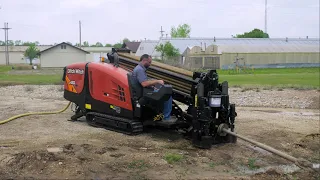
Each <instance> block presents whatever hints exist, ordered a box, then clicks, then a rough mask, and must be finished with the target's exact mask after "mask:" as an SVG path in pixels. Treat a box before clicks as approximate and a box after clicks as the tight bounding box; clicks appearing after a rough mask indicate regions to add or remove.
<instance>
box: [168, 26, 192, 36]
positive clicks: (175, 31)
mask: <svg viewBox="0 0 320 180" xmlns="http://www.w3.org/2000/svg"><path fill="white" fill-rule="evenodd" d="M190 32H191V27H190V25H188V24H182V25H179V26H178V27H177V28H175V27H172V28H171V37H173V38H186V37H190Z"/></svg>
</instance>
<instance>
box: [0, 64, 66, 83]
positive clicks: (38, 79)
mask: <svg viewBox="0 0 320 180" xmlns="http://www.w3.org/2000/svg"><path fill="white" fill-rule="evenodd" d="M9 71H19V70H11V67H8V66H0V85H18V84H36V85H42V84H61V82H62V80H61V78H62V74H53V75H52V74H31V73H30V74H29V73H24V74H14V73H12V74H11V73H8V72H9ZM39 71H41V70H39Z"/></svg>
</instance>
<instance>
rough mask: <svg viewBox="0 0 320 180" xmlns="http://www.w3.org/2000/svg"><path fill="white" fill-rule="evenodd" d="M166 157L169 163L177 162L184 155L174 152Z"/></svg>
mask: <svg viewBox="0 0 320 180" xmlns="http://www.w3.org/2000/svg"><path fill="white" fill-rule="evenodd" d="M164 159H165V160H166V161H167V162H168V163H169V164H173V163H176V162H179V161H181V160H182V159H183V156H182V155H180V154H174V153H167V154H166V155H165V156H164Z"/></svg>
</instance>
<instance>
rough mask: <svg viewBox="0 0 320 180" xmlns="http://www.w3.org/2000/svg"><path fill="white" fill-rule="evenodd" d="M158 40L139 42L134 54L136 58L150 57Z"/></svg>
mask: <svg viewBox="0 0 320 180" xmlns="http://www.w3.org/2000/svg"><path fill="white" fill-rule="evenodd" d="M158 42H159V40H145V41H141V43H140V45H139V48H138V50H137V52H136V56H142V55H143V54H149V55H151V54H152V53H153V51H154V48H155V47H156V46H157V44H158Z"/></svg>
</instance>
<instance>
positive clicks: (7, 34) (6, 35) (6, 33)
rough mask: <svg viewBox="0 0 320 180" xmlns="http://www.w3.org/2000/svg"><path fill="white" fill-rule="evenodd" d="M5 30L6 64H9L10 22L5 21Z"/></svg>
mask: <svg viewBox="0 0 320 180" xmlns="http://www.w3.org/2000/svg"><path fill="white" fill-rule="evenodd" d="M1 29H3V30H4V39H5V40H4V42H5V57H6V65H9V47H8V41H9V29H12V28H9V25H8V23H4V28H1Z"/></svg>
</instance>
